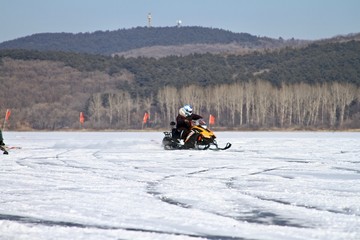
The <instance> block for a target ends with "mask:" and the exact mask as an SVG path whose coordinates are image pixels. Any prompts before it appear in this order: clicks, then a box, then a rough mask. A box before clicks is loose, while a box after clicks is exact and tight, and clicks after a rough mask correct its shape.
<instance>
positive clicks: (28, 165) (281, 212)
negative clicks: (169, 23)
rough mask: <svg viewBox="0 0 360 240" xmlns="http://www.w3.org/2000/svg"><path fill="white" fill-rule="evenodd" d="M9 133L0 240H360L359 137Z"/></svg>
mask: <svg viewBox="0 0 360 240" xmlns="http://www.w3.org/2000/svg"><path fill="white" fill-rule="evenodd" d="M3 135H4V138H5V143H6V144H7V145H9V146H19V147H21V149H12V150H10V154H9V155H0V164H1V167H0V239H26V240H28V239H274V240H279V239H324V240H329V239H360V133H342V132H336V133H330V132H327V133H324V132H291V133H288V132H220V133H217V136H218V143H219V145H220V146H223V145H225V143H226V142H231V143H232V144H233V146H232V147H231V148H230V149H228V150H226V151H210V150H208V151H195V150H181V151H180V150H174V151H166V150H163V148H162V147H161V139H162V137H163V134H162V132H90V133H89V132H49V133H48V132H4V134H3Z"/></svg>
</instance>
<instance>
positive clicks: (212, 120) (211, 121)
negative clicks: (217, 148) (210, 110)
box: [209, 114, 215, 125]
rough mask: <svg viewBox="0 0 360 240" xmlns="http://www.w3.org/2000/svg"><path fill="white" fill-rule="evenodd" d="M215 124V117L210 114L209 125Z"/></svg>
mask: <svg viewBox="0 0 360 240" xmlns="http://www.w3.org/2000/svg"><path fill="white" fill-rule="evenodd" d="M214 124H215V117H214V116H213V115H211V114H210V116H209V125H214Z"/></svg>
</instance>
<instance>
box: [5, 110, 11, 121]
mask: <svg viewBox="0 0 360 240" xmlns="http://www.w3.org/2000/svg"><path fill="white" fill-rule="evenodd" d="M10 115H11V111H10V109H7V110H6V114H5V120H6V121H7V120H9V118H10Z"/></svg>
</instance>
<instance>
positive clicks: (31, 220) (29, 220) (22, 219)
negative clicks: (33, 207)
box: [0, 213, 247, 240]
mask: <svg viewBox="0 0 360 240" xmlns="http://www.w3.org/2000/svg"><path fill="white" fill-rule="evenodd" d="M0 221H11V222H18V223H22V224H28V225H42V226H47V227H70V228H91V229H99V230H124V231H130V232H144V233H156V234H161V235H169V236H171V235H173V236H174V235H175V236H184V237H193V238H206V239H210V240H215V239H223V240H235V239H239V240H247V239H246V238H238V237H232V236H223V235H208V234H189V233H181V232H174V231H171V232H169V231H160V230H155V229H154V230H152V229H145V228H133V227H118V226H109V225H97V224H83V223H76V222H69V221H56V220H46V219H41V218H35V217H29V216H21V215H10V214H1V213H0Z"/></svg>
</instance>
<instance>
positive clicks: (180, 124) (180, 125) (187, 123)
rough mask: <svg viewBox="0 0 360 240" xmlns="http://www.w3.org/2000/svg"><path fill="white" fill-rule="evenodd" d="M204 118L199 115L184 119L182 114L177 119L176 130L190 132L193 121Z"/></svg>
mask: <svg viewBox="0 0 360 240" xmlns="http://www.w3.org/2000/svg"><path fill="white" fill-rule="evenodd" d="M200 118H202V117H201V116H200V115H197V114H194V113H193V114H191V115H190V116H188V117H183V116H181V115H180V114H179V115H178V116H177V117H176V129H177V130H178V131H181V130H190V128H191V121H192V120H198V119H200Z"/></svg>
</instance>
